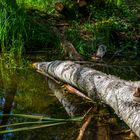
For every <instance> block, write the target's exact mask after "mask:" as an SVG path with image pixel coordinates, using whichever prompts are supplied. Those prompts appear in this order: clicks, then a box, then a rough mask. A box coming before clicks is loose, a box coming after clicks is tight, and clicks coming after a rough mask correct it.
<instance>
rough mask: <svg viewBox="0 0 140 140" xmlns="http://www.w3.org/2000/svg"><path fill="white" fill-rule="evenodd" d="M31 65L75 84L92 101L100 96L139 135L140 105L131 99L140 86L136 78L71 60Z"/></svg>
mask: <svg viewBox="0 0 140 140" xmlns="http://www.w3.org/2000/svg"><path fill="white" fill-rule="evenodd" d="M34 67H35V68H36V69H38V70H41V71H43V72H46V73H49V74H50V75H52V76H54V77H55V78H57V79H59V80H61V81H63V82H66V83H69V84H71V85H72V86H75V87H77V88H78V89H80V90H81V91H83V92H84V93H85V94H87V95H88V96H89V97H90V98H92V99H94V100H95V99H96V98H99V99H101V100H102V101H103V102H104V103H106V104H108V105H109V106H110V107H112V108H113V109H114V111H115V113H116V114H117V115H118V116H119V117H120V118H121V119H123V120H124V122H125V123H126V124H127V125H128V126H129V127H130V128H131V129H132V130H133V131H134V133H135V134H136V135H137V136H138V137H139V138H140V104H137V103H135V102H133V94H134V93H135V92H136V89H137V87H138V86H140V82H139V81H138V82H132V81H125V80H121V79H119V78H117V77H115V76H112V75H107V74H105V73H102V72H100V71H97V70H94V69H91V68H88V67H83V66H81V65H79V64H75V63H74V62H71V61H53V62H42V63H35V64H34Z"/></svg>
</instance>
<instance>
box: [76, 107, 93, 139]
mask: <svg viewBox="0 0 140 140" xmlns="http://www.w3.org/2000/svg"><path fill="white" fill-rule="evenodd" d="M91 111H93V108H90V109H89V110H88V112H87V113H86V114H89V113H90V112H91ZM92 117H93V114H89V116H88V118H87V119H86V121H85V122H84V124H83V125H82V127H81V128H80V132H79V135H78V137H77V139H76V140H82V139H83V136H84V133H85V131H86V129H87V127H88V125H89V123H90V121H91V119H92Z"/></svg>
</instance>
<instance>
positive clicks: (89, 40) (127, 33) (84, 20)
mask: <svg viewBox="0 0 140 140" xmlns="http://www.w3.org/2000/svg"><path fill="white" fill-rule="evenodd" d="M83 1H84V0H83ZM89 1H90V0H87V1H86V0H85V2H86V3H85V5H84V6H79V5H80V3H77V2H76V0H73V1H70V0H59V1H58V0H0V53H1V55H0V77H1V79H0V81H1V83H2V89H4V90H2V91H3V92H4V94H7V93H8V92H9V93H13V94H14V95H15V93H16V92H17V96H16V97H15V101H17V100H18V101H19V102H20V103H21V108H22V106H23V105H25V106H24V109H25V110H32V109H33V107H32V106H33V105H34V104H36V106H37V107H36V108H37V109H38V110H39V108H40V106H39V105H38V104H39V103H38V102H40V104H41V105H42V106H44V108H46V106H47V105H46V104H43V103H42V98H43V97H42V98H41V99H40V100H39V99H38V97H39V95H38V94H40V92H39V90H40V87H41V90H42V92H44V93H45V90H43V88H44V87H43V86H40V85H39V87H38V90H36V92H35V88H36V87H37V86H38V83H35V82H34V80H37V79H38V77H37V78H35V79H34V78H33V77H35V76H36V75H33V76H32V75H30V74H28V78H27V77H25V76H24V77H23V79H24V78H25V79H27V81H26V83H27V84H25V85H24V84H23V83H22V82H21V85H20V86H21V89H23V88H26V90H27V91H28V89H29V88H31V86H32V83H34V84H35V86H34V89H32V91H31V92H30V94H27V93H26V92H23V91H22V90H21V91H18V88H19V87H18V86H19V85H18V86H17V81H18V76H17V75H18V74H19V73H18V72H19V69H20V70H21V69H25V67H26V66H27V67H29V63H30V62H29V61H28V62H29V63H28V62H27V59H26V57H24V56H25V55H26V54H28V53H30V54H32V53H33V52H45V53H46V55H48V54H49V56H50V52H51V58H47V59H48V60H52V59H58V58H59V59H60V58H63V56H61V54H62V52H63V51H62V48H61V42H63V41H64V40H68V41H70V42H71V43H72V44H73V45H74V47H75V48H76V49H77V50H78V52H79V53H80V54H81V55H83V56H84V57H85V59H87V58H90V57H91V55H92V54H93V53H94V52H95V50H96V49H97V46H98V45H99V44H105V45H106V46H107V51H108V52H111V53H112V54H115V52H121V53H124V54H126V55H128V54H127V52H129V51H131V53H132V54H130V56H131V55H132V56H133V55H137V54H138V50H139V46H140V23H139V20H140V14H139V12H140V8H139V7H140V3H139V2H138V0H135V1H132V0H130V1H129V2H127V1H124V0H94V1H90V2H89ZM57 2H62V4H64V11H63V10H62V11H60V12H58V11H56V10H55V4H56V3H57ZM79 2H80V1H79ZM65 24H66V25H65ZM131 58H132V57H131ZM118 61H120V60H118ZM118 61H117V63H118ZM114 63H115V61H114ZM116 69H118V67H117V68H116ZM124 71H125V72H126V70H124ZM115 72H116V71H115ZM121 72H122V71H119V72H118V73H119V76H120V73H121ZM113 74H114V73H113ZM133 74H134V72H133ZM15 75H16V76H15ZM24 75H26V74H24ZM125 76H127V74H126V75H125ZM132 76H133V75H132ZM137 77H138V76H137ZM127 78H128V77H127ZM138 78H139V77H138ZM31 79H33V80H31ZM42 81H43V80H42ZM42 81H39V82H40V83H41V82H42ZM28 82H29V83H28ZM0 86H1V85H0ZM9 89H10V90H9ZM26 90H25V91H26ZM22 92H23V93H22ZM22 94H23V95H22ZM40 96H42V94H40ZM32 97H34V99H35V100H36V101H34V102H35V103H32ZM23 98H24V100H23ZM44 100H46V98H44ZM26 102H28V103H27V104H26ZM50 102H51V101H50ZM50 106H52V105H51V103H49V107H50ZM26 108H27V109H26ZM36 108H35V109H36ZM44 108H43V109H44ZM24 109H23V110H22V111H25V110H24ZM50 110H51V109H50ZM56 110H57V111H58V108H57V107H56ZM43 111H44V110H43ZM43 111H42V112H43ZM17 112H18V111H17ZM17 112H16V113H17ZM34 112H35V111H34ZM36 112H37V111H36ZM42 112H41V113H42ZM58 112H59V111H58ZM58 112H57V113H58ZM9 113H10V112H9ZM14 113H15V112H14ZM18 113H21V112H20V111H19V112H18ZM26 113H28V112H26ZM37 113H39V112H37ZM45 113H46V112H45ZM45 113H44V114H45ZM9 116H10V115H9ZM41 118H42V116H41ZM39 119H40V118H39ZM71 121H73V120H71ZM65 122H67V120H66V119H65V120H63V121H62V122H60V120H57V121H56V120H52V122H51V123H50V122H49V121H42V122H40V121H39V122H38V121H36V122H35V121H33V122H31V121H29V122H22V123H15V124H9V125H6V126H1V127H11V126H14V125H15V126H16V125H17V126H18V125H19V126H20V125H27V124H29V125H31V124H33V126H30V128H29V127H21V128H17V129H15V130H14V129H12V130H4V131H1V132H0V133H9V132H13V131H23V130H29V129H36V128H41V127H47V126H52V125H58V124H61V123H65ZM38 123H39V124H40V125H38V126H36V125H34V124H38Z"/></svg>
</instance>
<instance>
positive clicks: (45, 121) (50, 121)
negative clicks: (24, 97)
mask: <svg viewBox="0 0 140 140" xmlns="http://www.w3.org/2000/svg"><path fill="white" fill-rule="evenodd" d="M4 116H8V117H12V118H13V117H18V118H19V117H20V118H24V119H31V121H26V122H19V123H13V124H7V125H1V126H0V129H3V128H7V127H13V126H18V128H12V129H6V130H1V131H0V134H4V133H11V132H17V131H25V130H27V131H28V130H33V129H38V128H43V127H50V126H56V125H61V124H65V123H68V122H79V121H82V120H83V118H84V116H83V117H75V118H69V119H57V118H49V117H44V116H35V115H25V114H0V118H1V117H4ZM24 125H25V126H24ZM27 125H28V126H27Z"/></svg>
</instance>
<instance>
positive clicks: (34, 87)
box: [0, 55, 140, 140]
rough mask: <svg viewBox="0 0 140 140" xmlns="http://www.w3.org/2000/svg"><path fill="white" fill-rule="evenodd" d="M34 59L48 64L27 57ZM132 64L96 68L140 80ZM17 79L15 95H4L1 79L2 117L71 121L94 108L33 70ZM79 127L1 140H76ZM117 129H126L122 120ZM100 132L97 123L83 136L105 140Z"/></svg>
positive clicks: (7, 136) (55, 128)
mask: <svg viewBox="0 0 140 140" xmlns="http://www.w3.org/2000/svg"><path fill="white" fill-rule="evenodd" d="M31 58H32V60H33V61H49V60H48V59H46V58H45V57H44V56H40V55H35V56H30V57H29V56H28V57H27V59H30V60H31ZM118 62H119V66H118ZM130 63H131V64H130ZM130 63H128V62H127V61H124V60H122V61H121V63H120V61H118V60H116V61H113V65H114V66H112V65H104V64H103V65H100V66H95V67H96V68H97V69H99V70H102V71H104V72H106V73H111V74H115V75H117V76H120V75H121V77H122V78H124V79H132V80H138V79H140V72H139V66H134V65H135V64H134V63H133V62H130ZM138 63H139V62H138V61H136V65H138ZM116 64H117V65H116ZM128 65H131V66H128ZM133 66H134V67H133ZM128 75H129V77H128ZM14 78H15V79H16V80H17V81H18V82H17V85H16V87H15V89H14V88H13V90H15V91H16V92H13V93H8V92H7V93H5V90H4V88H3V83H2V78H1V79H0V114H2V113H4V114H30V115H38V116H47V117H51V118H69V117H70V116H72V117H74V116H82V115H84V114H85V113H86V111H87V110H88V109H89V108H90V107H91V104H90V103H89V102H87V101H84V100H82V99H79V98H77V97H76V95H74V96H73V97H71V95H69V94H67V93H66V92H65V91H64V90H63V89H62V88H61V86H60V85H57V84H56V83H55V82H53V81H52V80H50V79H48V78H46V77H44V76H42V75H40V74H39V73H37V72H36V71H34V70H33V69H31V68H25V69H21V70H18V73H17V74H16V77H14ZM105 108H106V107H105ZM118 120H119V119H118ZM0 121H1V123H2V124H10V123H16V122H25V121H27V118H19V117H12V118H8V117H3V118H1V120H0ZM93 122H94V121H93ZM80 127H81V123H80V122H77V123H67V124H64V125H63V124H62V125H58V126H53V127H47V128H40V129H34V130H29V131H21V132H15V133H8V134H4V135H1V136H0V139H2V140H76V138H77V137H78V134H79V128H80ZM117 127H118V128H124V127H125V128H126V126H125V125H124V123H123V122H122V121H120V120H119V126H117ZM6 129H9V130H11V129H13V128H12V127H7V128H6ZM107 129H108V128H107ZM102 131H103V130H102ZM105 131H106V130H105ZM101 133H104V132H99V128H98V127H95V125H94V123H92V124H91V125H89V127H88V129H87V131H86V133H85V135H84V140H96V139H99V140H102V139H103V136H99V135H102V134H101ZM104 139H105V138H104ZM111 139H112V140H113V139H114V140H120V137H119V138H118V137H116V136H113V135H112V138H111Z"/></svg>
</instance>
